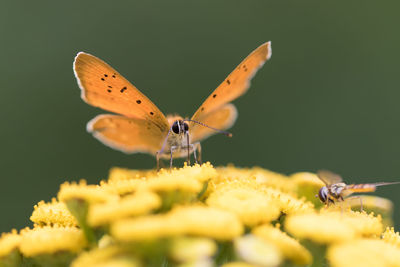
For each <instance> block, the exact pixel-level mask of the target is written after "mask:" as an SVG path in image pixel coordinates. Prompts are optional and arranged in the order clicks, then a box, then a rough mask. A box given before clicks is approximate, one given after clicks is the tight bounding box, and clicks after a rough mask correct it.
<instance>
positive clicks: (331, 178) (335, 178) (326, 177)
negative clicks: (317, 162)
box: [317, 170, 343, 185]
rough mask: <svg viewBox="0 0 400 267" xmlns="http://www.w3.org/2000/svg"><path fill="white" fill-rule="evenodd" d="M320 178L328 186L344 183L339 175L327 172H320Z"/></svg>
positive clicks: (318, 173)
mask: <svg viewBox="0 0 400 267" xmlns="http://www.w3.org/2000/svg"><path fill="white" fill-rule="evenodd" d="M317 175H318V178H319V179H321V181H322V182H324V183H325V184H326V185H331V184H337V183H341V182H343V179H342V177H341V176H340V175H339V174H336V173H333V172H331V171H327V170H319V171H318V172H317Z"/></svg>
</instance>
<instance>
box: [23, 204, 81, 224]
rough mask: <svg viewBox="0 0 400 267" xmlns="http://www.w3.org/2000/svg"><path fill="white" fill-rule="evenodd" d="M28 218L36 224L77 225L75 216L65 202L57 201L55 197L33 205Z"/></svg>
mask: <svg viewBox="0 0 400 267" xmlns="http://www.w3.org/2000/svg"><path fill="white" fill-rule="evenodd" d="M30 219H31V221H32V222H34V223H36V224H38V225H60V226H77V221H76V219H75V217H74V216H73V215H72V214H71V213H70V212H69V210H68V208H67V206H66V205H65V203H63V202H58V201H57V200H56V199H55V198H53V199H52V200H51V202H50V203H45V202H44V201H40V202H39V203H38V204H37V205H35V207H34V211H33V213H32V216H31V218H30Z"/></svg>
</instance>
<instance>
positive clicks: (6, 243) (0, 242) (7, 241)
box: [0, 230, 21, 258]
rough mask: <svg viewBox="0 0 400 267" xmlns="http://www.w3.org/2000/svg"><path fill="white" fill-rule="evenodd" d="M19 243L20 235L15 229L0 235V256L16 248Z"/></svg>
mask: <svg viewBox="0 0 400 267" xmlns="http://www.w3.org/2000/svg"><path fill="white" fill-rule="evenodd" d="M20 243H21V236H20V235H18V233H17V231H16V230H12V231H11V233H3V234H2V235H1V237H0V258H1V257H4V256H6V255H8V254H9V253H11V252H12V251H13V250H14V249H17V248H18V246H19V244H20Z"/></svg>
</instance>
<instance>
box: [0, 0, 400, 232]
mask: <svg viewBox="0 0 400 267" xmlns="http://www.w3.org/2000/svg"><path fill="white" fill-rule="evenodd" d="M399 8H400V2H398V1H384V2H381V1H361V0H359V1H320V0H315V1H298V0H293V1H254V0H248V1H225V0H220V1H211V0H210V1H208V0H207V1H187V0H186V1H183V0H182V1H141V2H138V1H103V0H97V1H7V2H6V1H4V2H2V6H1V9H0V36H1V43H0V48H1V49H0V55H1V60H0V70H1V73H0V81H1V84H0V85H1V98H0V116H1V121H2V127H1V131H0V139H1V158H0V164H1V165H0V166H1V172H2V174H1V178H0V190H1V192H0V214H1V220H0V231H1V232H3V231H9V230H10V229H11V228H17V229H19V228H22V227H24V226H26V225H30V222H29V216H30V214H31V212H32V210H33V205H34V204H36V203H37V202H38V201H40V200H46V201H48V200H50V199H51V197H54V196H55V194H56V192H57V190H58V188H59V185H60V183H62V182H64V181H67V180H68V181H71V180H79V179H81V178H85V179H87V180H88V181H89V183H98V182H99V181H100V180H101V179H105V178H106V177H107V173H108V170H109V168H110V167H112V166H123V167H128V168H153V167H154V165H155V159H154V158H153V157H151V156H149V155H145V154H136V155H125V154H123V153H121V152H118V151H114V150H112V149H110V148H108V147H106V146H104V145H102V144H101V143H100V142H98V141H97V140H95V139H94V138H93V137H92V136H91V135H90V134H88V133H87V132H86V130H85V126H86V122H87V121H89V120H90V119H91V118H93V117H94V116H95V115H97V114H100V113H102V112H103V111H101V110H99V109H96V108H94V107H91V106H89V105H87V104H86V103H84V102H83V101H82V100H81V99H80V90H79V88H78V86H77V83H76V80H75V77H74V75H73V72H72V62H73V59H74V56H75V55H76V53H77V52H79V51H86V52H89V53H92V54H94V55H96V56H98V57H100V58H102V59H103V60H105V61H107V62H108V63H110V64H111V65H112V66H113V67H114V68H116V69H117V70H118V71H119V72H120V73H121V74H123V75H125V77H126V78H127V79H128V80H130V81H131V82H132V83H134V84H135V85H136V86H137V87H138V88H139V89H140V90H142V92H143V93H145V94H146V95H147V96H148V97H149V98H150V99H152V100H153V102H154V103H156V104H157V106H158V107H159V108H160V109H161V110H162V111H163V112H165V113H172V112H178V113H180V114H181V115H183V116H191V115H192V114H193V112H194V111H195V109H197V107H198V106H199V105H200V104H201V102H202V101H203V100H204V99H205V98H206V97H207V96H208V94H210V93H211V91H212V90H213V89H214V88H215V87H216V86H217V85H218V84H219V83H220V82H221V81H222V80H223V79H224V78H225V77H226V75H227V74H229V73H230V71H231V70H233V68H234V67H235V66H236V65H237V64H238V63H239V62H240V61H241V60H242V59H243V58H244V57H245V56H247V54H249V53H250V52H251V51H252V50H253V49H255V48H256V47H257V46H259V45H260V44H261V43H263V42H265V41H268V40H271V41H272V48H273V55H272V58H271V60H270V61H269V62H267V63H266V64H265V65H264V67H263V68H262V69H261V70H260V71H259V72H258V74H257V75H256V77H255V79H254V80H253V83H252V87H251V89H250V90H249V91H248V93H247V94H246V95H244V96H243V97H241V98H239V99H238V100H236V101H235V102H234V103H235V105H236V106H237V107H238V110H239V118H238V120H237V122H236V124H235V126H234V127H233V128H232V129H231V131H232V132H233V134H234V137H233V138H232V139H229V138H226V137H224V136H214V137H212V138H210V139H208V140H206V141H205V142H203V152H204V153H203V158H204V159H205V160H209V161H211V162H212V163H213V164H214V165H222V164H227V163H230V162H232V163H234V164H236V165H238V166H254V165H259V166H262V167H265V168H269V169H271V170H274V171H278V172H283V173H286V174H290V173H293V172H297V171H316V170H318V169H320V168H326V169H330V170H332V171H335V172H337V173H340V174H342V175H343V176H344V177H345V179H346V181H348V182H376V181H399V180H400V166H399V160H400V123H399V121H400V119H399V114H400V105H399V99H400V88H399V84H400V73H399V62H400V49H399V47H400V44H399V43H400V34H399V26H400V16H399V13H398V10H399ZM398 192H400V185H399V186H388V187H386V188H380V189H379V190H378V192H377V193H376V194H378V195H379V196H383V197H388V198H390V199H392V200H393V201H394V202H395V204H397V205H396V210H395V216H396V221H397V223H399V222H400V203H398V202H399V201H400V194H399V193H398Z"/></svg>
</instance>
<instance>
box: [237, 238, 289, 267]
mask: <svg viewBox="0 0 400 267" xmlns="http://www.w3.org/2000/svg"><path fill="white" fill-rule="evenodd" d="M235 250H236V252H237V254H238V255H239V257H240V258H241V259H243V260H244V261H246V262H249V263H252V264H256V265H260V266H266V267H268V266H278V265H279V264H280V263H281V261H282V255H281V253H280V251H279V250H278V249H277V248H276V247H275V246H274V245H273V244H270V243H269V242H266V241H264V240H262V239H261V238H259V237H257V236H253V235H245V236H242V237H239V238H237V239H236V240H235Z"/></svg>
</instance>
